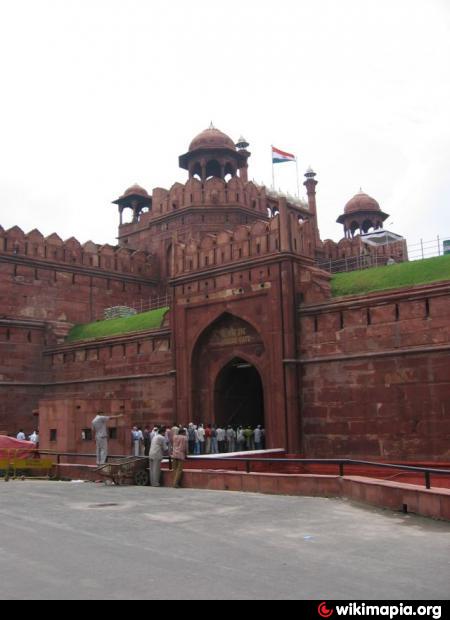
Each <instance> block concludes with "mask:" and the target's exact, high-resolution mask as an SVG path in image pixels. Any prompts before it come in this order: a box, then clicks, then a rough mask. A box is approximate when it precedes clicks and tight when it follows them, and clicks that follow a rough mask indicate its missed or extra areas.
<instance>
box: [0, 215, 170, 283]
mask: <svg viewBox="0 0 450 620" xmlns="http://www.w3.org/2000/svg"><path fill="white" fill-rule="evenodd" d="M0 254H6V255H11V256H19V257H27V258H29V259H31V260H33V259H34V260H39V261H48V262H51V263H60V264H61V263H62V264H64V265H66V266H70V265H72V266H74V267H76V266H81V267H88V268H93V269H96V270H99V269H100V270H105V271H108V272H117V273H120V274H130V275H135V276H138V277H139V276H142V277H145V278H155V277H157V275H158V270H157V264H156V261H155V259H154V257H153V256H152V255H151V254H149V253H148V252H143V251H141V250H137V251H134V250H131V249H129V248H123V247H118V246H111V245H108V244H106V245H98V244H95V243H93V242H92V241H88V242H86V243H84V244H81V243H80V242H79V241H78V240H77V239H75V238H74V237H71V238H70V239H67V240H66V241H63V240H62V239H61V238H60V237H59V236H58V235H57V234H55V233H53V234H52V235H49V236H48V237H44V235H42V233H41V232H39V231H38V230H36V229H35V230H33V231H31V232H29V233H28V234H26V233H24V232H23V230H21V229H20V228H19V227H18V226H14V227H13V228H10V229H9V230H6V231H5V230H4V229H3V228H2V227H1V226H0Z"/></svg>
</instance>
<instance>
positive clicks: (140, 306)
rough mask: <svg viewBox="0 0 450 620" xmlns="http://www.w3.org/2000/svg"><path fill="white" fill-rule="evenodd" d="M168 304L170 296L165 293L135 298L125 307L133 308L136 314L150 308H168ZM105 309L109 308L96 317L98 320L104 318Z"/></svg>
mask: <svg viewBox="0 0 450 620" xmlns="http://www.w3.org/2000/svg"><path fill="white" fill-rule="evenodd" d="M170 304H171V297H170V295H169V294H168V293H167V294H166V295H159V296H156V297H150V298H146V299H138V300H135V301H133V302H131V303H129V304H126V308H129V309H130V310H133V311H134V312H135V313H136V314H142V313H143V312H150V311H151V310H158V309H159V308H168V307H169V306H170ZM123 307H125V306H123ZM107 310H109V308H105V310H104V311H103V314H102V316H101V317H98V320H100V321H103V320H105V316H106V312H107Z"/></svg>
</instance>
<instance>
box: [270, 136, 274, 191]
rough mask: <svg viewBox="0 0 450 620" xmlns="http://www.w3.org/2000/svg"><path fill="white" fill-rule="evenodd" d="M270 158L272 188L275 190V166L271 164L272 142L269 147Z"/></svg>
mask: <svg viewBox="0 0 450 620" xmlns="http://www.w3.org/2000/svg"><path fill="white" fill-rule="evenodd" d="M270 159H271V161H272V189H273V191H275V166H274V165H273V144H272V145H271V147H270Z"/></svg>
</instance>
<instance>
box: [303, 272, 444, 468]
mask: <svg viewBox="0 0 450 620" xmlns="http://www.w3.org/2000/svg"><path fill="white" fill-rule="evenodd" d="M449 315H450V286H449V284H448V283H445V284H436V285H433V286H427V287H417V288H416V289H407V290H400V291H394V292H392V293H383V294H372V295H369V296H367V297H360V298H353V299H350V300H336V301H335V302H333V303H330V304H322V305H318V306H316V307H309V308H308V307H304V308H302V310H301V313H300V316H301V333H300V343H301V352H302V354H301V364H300V367H301V372H302V385H303V390H302V392H303V405H302V433H303V446H304V451H305V453H306V454H307V455H308V456H314V457H331V456H336V457H341V456H351V457H352V458H355V457H358V456H360V457H364V458H367V457H371V458H380V457H381V458H385V459H390V460H395V459H405V460H408V459H410V460H420V459H427V460H429V459H436V460H448V459H449V457H450V449H449V445H448V437H449V433H450V360H449V354H450V323H449V320H448V317H449Z"/></svg>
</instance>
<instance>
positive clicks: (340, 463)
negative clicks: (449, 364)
mask: <svg viewBox="0 0 450 620" xmlns="http://www.w3.org/2000/svg"><path fill="white" fill-rule="evenodd" d="M40 454H41V455H46V456H54V457H56V459H57V462H56V467H57V472H59V466H60V465H62V463H61V459H62V458H85V459H93V460H95V459H96V455H95V454H75V453H67V452H52V451H48V450H42V451H40ZM129 456H130V455H126V456H123V455H122V456H118V455H109V456H108V462H110V461H113V460H114V459H124V458H129ZM142 458H149V457H142ZM164 460H165V461H166V462H168V464H169V470H171V469H172V457H171V456H166V457H165V459H164ZM215 460H219V461H222V462H223V461H226V462H228V463H245V471H246V473H248V474H251V473H252V465H254V464H255V463H264V464H270V463H278V464H283V465H290V464H299V465H336V466H337V467H338V471H339V476H341V477H344V476H345V468H346V467H349V466H355V465H356V466H363V467H372V468H379V469H391V470H398V471H402V472H407V473H415V474H423V476H424V484H425V487H426V488H427V489H431V488H432V487H431V476H432V475H438V476H449V477H450V469H440V468H439V467H416V466H414V465H400V464H395V463H377V462H374V461H358V460H352V459H293V458H284V459H283V458H278V459H277V458H258V457H252V458H250V457H248V458H245V457H232V456H227V454H218V455H217V456H216V458H211V457H208V458H202V457H201V456H196V457H195V458H191V457H188V458H187V459H186V461H187V462H189V461H190V462H191V463H195V462H198V461H206V462H208V463H209V464H211V463H214V461H215ZM67 464H70V465H76V463H67ZM222 468H223V467H222ZM317 475H325V474H317Z"/></svg>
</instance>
